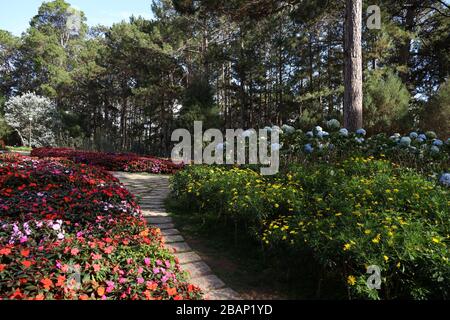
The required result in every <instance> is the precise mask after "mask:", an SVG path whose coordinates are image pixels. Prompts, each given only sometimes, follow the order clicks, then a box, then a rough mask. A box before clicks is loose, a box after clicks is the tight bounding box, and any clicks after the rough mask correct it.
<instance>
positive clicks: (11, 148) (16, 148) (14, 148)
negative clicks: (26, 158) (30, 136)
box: [6, 146, 33, 152]
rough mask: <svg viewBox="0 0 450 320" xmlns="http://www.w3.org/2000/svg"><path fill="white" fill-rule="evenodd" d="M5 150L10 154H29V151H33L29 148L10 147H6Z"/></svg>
mask: <svg viewBox="0 0 450 320" xmlns="http://www.w3.org/2000/svg"><path fill="white" fill-rule="evenodd" d="M6 150H8V151H10V152H18V151H20V152H30V151H31V150H33V148H30V147H11V146H7V147H6Z"/></svg>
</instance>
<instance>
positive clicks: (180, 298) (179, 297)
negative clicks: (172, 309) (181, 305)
mask: <svg viewBox="0 0 450 320" xmlns="http://www.w3.org/2000/svg"><path fill="white" fill-rule="evenodd" d="M173 300H183V297H182V296H180V295H179V294H178V295H176V296H175V298H173Z"/></svg>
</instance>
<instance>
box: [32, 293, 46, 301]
mask: <svg viewBox="0 0 450 320" xmlns="http://www.w3.org/2000/svg"><path fill="white" fill-rule="evenodd" d="M44 299H45V296H44V295H43V294H42V293H40V294H38V295H37V296H36V297H35V298H34V300H44Z"/></svg>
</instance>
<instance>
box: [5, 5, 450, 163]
mask: <svg viewBox="0 0 450 320" xmlns="http://www.w3.org/2000/svg"><path fill="white" fill-rule="evenodd" d="M367 5H368V4H367V3H366V2H364V4H363V8H362V11H363V24H362V39H361V46H362V71H363V74H364V75H363V82H366V84H364V86H363V92H364V95H365V96H367V97H365V98H364V99H363V110H365V112H366V113H365V117H364V127H365V128H366V129H367V130H374V131H376V130H380V129H383V130H402V128H401V127H400V126H399V121H400V120H399V119H400V118H401V119H402V120H401V122H402V123H403V124H404V125H407V126H409V127H416V128H421V127H424V126H425V125H429V120H428V118H427V116H426V115H427V114H428V113H427V110H434V111H433V112H434V113H436V114H441V115H442V116H443V117H444V120H443V122H442V123H443V124H442V125H440V126H439V128H438V130H441V131H442V133H443V134H448V132H449V127H448V123H449V122H448V117H449V114H448V113H446V112H444V111H443V110H446V109H445V108H447V106H448V105H447V100H448V99H445V96H446V95H445V94H444V93H443V92H444V90H440V89H439V88H440V87H443V86H444V83H446V81H447V80H448V75H449V65H450V64H449V60H450V50H449V43H450V39H449V36H450V32H448V31H449V30H450V19H449V18H448V17H449V15H450V9H449V7H448V5H447V4H446V3H445V2H444V1H432V0H427V1H423V0H408V1H392V0H382V1H380V3H379V6H380V8H381V22H382V23H381V29H379V30H377V29H368V28H367V26H366V24H365V21H366V20H365V19H366V18H367V15H366V14H365V12H366V9H367ZM150 10H152V11H153V16H154V18H153V19H151V20H146V19H144V18H142V17H130V19H129V21H124V22H121V23H116V24H114V25H113V26H111V27H105V26H93V27H88V26H87V24H86V22H87V20H86V17H85V15H84V13H83V12H81V11H77V10H75V9H73V8H72V7H71V6H70V4H69V3H68V2H66V1H64V0H55V1H50V2H45V3H43V4H42V5H41V7H40V8H39V10H38V12H37V14H36V15H35V16H34V17H30V18H31V20H30V26H29V28H28V29H27V31H26V32H24V33H23V34H22V36H21V37H15V36H13V35H12V34H11V33H9V32H8V31H4V30H0V102H1V101H3V103H2V104H4V102H5V101H7V100H8V99H9V98H11V97H14V96H20V95H22V94H24V93H27V92H35V93H36V94H37V95H41V96H44V97H47V98H49V99H51V100H52V101H53V103H54V105H55V107H56V112H57V113H58V114H59V118H60V119H61V125H60V127H59V132H58V134H57V136H56V139H57V140H58V141H57V143H58V144H59V145H68V146H78V147H84V148H95V149H103V150H127V151H135V152H143V153H144V152H145V153H153V154H159V155H168V154H169V153H170V149H171V148H170V135H171V132H172V130H173V129H175V128H177V127H189V126H190V125H192V123H191V122H192V121H193V120H195V119H199V120H204V121H205V123H207V126H214V127H219V128H222V129H224V128H230V127H242V128H244V129H245V128H257V127H264V126H266V125H270V124H273V125H275V124H276V125H281V124H292V125H296V126H298V127H300V128H303V127H304V126H308V125H310V124H311V123H317V122H319V123H320V122H325V121H327V120H329V119H331V118H337V119H339V120H340V121H342V120H343V109H344V56H345V55H344V53H345V50H344V49H345V46H344V38H345V37H344V32H345V24H344V21H345V2H344V1H334V0H329V1H314V0H286V1H272V0H248V1H242V0H232V1H215V0H204V1H193V0H191V1H189V0H173V1H170V0H158V1H153V2H150V1H149V11H150ZM447 83H448V82H447ZM447 87H448V85H447ZM397 90H398V92H399V94H396V91H397ZM438 92H439V93H438Z"/></svg>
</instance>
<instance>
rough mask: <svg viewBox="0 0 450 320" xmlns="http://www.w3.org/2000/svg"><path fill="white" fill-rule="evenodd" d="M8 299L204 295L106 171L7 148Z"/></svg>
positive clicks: (0, 180)
mask: <svg viewBox="0 0 450 320" xmlns="http://www.w3.org/2000/svg"><path fill="white" fill-rule="evenodd" d="M0 217H1V219H0V299H177V300H179V299H199V298H201V293H200V290H199V289H198V288H197V287H195V286H193V285H190V284H189V283H187V282H186V278H185V274H184V273H182V272H181V270H180V267H179V264H178V261H177V259H176V258H174V256H173V255H171V254H170V253H169V252H168V251H167V250H166V249H164V247H163V243H162V241H161V239H162V238H161V234H160V231H159V229H155V228H150V227H148V226H147V225H146V223H145V221H144V220H143V219H142V217H141V214H140V209H139V207H138V205H137V204H136V202H135V199H134V197H133V196H132V195H131V194H130V193H129V192H128V191H127V190H126V189H125V188H124V187H123V186H122V185H121V184H120V183H119V182H118V180H117V179H116V178H114V177H112V176H111V175H109V174H108V173H107V172H106V171H104V170H102V169H100V168H97V167H90V166H87V165H85V164H75V163H73V162H72V161H69V160H65V159H64V160H36V159H32V158H27V157H20V156H7V155H3V156H0Z"/></svg>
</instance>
